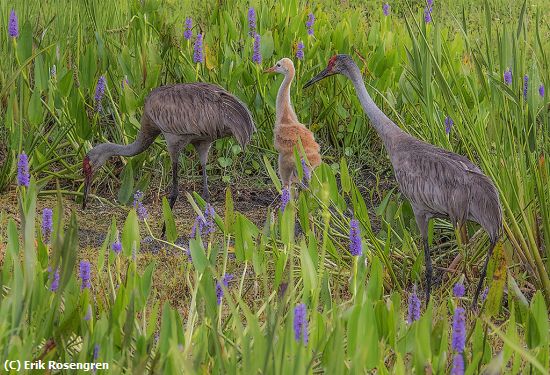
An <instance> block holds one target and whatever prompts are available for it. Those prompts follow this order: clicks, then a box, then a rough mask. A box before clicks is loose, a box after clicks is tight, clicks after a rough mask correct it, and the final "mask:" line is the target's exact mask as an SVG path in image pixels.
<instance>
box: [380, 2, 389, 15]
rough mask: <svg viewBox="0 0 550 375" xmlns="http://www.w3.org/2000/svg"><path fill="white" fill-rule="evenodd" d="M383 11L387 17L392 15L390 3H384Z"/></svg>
mask: <svg viewBox="0 0 550 375" xmlns="http://www.w3.org/2000/svg"><path fill="white" fill-rule="evenodd" d="M382 13H384V16H386V17H387V16H389V15H390V4H388V3H384V5H382Z"/></svg>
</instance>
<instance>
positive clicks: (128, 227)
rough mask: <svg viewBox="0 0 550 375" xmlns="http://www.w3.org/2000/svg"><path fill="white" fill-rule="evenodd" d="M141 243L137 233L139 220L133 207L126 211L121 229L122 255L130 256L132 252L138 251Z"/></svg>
mask: <svg viewBox="0 0 550 375" xmlns="http://www.w3.org/2000/svg"><path fill="white" fill-rule="evenodd" d="M140 245H141V240H140V235H139V222H138V217H137V214H136V210H135V209H133V208H132V209H131V210H130V212H128V216H127V217H126V221H125V222H124V228H123V229H122V251H123V252H124V255H126V256H131V255H132V252H133V251H134V249H135V251H136V253H138V252H139V249H140Z"/></svg>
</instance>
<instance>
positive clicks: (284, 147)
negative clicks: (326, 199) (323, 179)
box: [265, 57, 321, 189]
mask: <svg viewBox="0 0 550 375" xmlns="http://www.w3.org/2000/svg"><path fill="white" fill-rule="evenodd" d="M265 73H280V74H282V75H284V76H285V78H284V80H283V83H281V87H280V88H279V92H278V93H277V101H276V103H275V112H276V119H275V130H274V144H275V149H276V150H277V151H278V152H279V175H280V177H281V180H282V183H283V186H284V187H285V188H287V189H288V188H290V185H291V184H292V183H293V182H297V176H298V174H297V172H296V165H295V158H294V147H299V146H298V140H300V142H301V143H302V147H303V149H304V153H305V157H304V156H302V158H303V159H304V161H305V162H306V163H307V164H308V166H309V167H310V168H311V169H314V168H316V167H317V166H318V165H319V164H321V155H320V154H319V150H320V147H319V144H318V143H317V142H315V137H314V136H313V133H312V132H311V131H310V130H309V129H308V128H306V127H305V126H304V125H303V124H301V123H300V121H298V117H297V116H296V113H295V112H294V108H292V103H291V102H290V85H291V84H292V80H293V79H294V74H295V70H294V64H293V63H292V60H290V59H288V58H286V57H285V58H283V59H281V60H279V61H278V62H277V63H276V64H275V65H274V66H272V67H271V68H269V69H266V70H265ZM298 151H299V152H301V150H298Z"/></svg>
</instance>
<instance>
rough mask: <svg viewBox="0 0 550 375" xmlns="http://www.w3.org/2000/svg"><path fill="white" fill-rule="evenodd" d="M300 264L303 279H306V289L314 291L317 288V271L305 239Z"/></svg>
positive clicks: (310, 291)
mask: <svg viewBox="0 0 550 375" xmlns="http://www.w3.org/2000/svg"><path fill="white" fill-rule="evenodd" d="M300 265H301V271H302V279H303V280H304V291H307V292H309V293H313V291H314V290H315V289H317V272H316V269H315V265H314V264H313V261H312V259H311V256H310V254H309V250H308V248H307V246H306V244H305V242H304V241H302V243H301V244H300Z"/></svg>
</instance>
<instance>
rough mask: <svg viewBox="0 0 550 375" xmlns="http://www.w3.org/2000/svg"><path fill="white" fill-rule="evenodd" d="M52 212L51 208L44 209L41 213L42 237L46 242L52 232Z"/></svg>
mask: <svg viewBox="0 0 550 375" xmlns="http://www.w3.org/2000/svg"><path fill="white" fill-rule="evenodd" d="M52 216H53V211H52V209H51V208H44V211H42V237H43V238H44V240H45V241H48V240H49V238H50V235H51V234H52V230H53V220H52Z"/></svg>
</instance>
